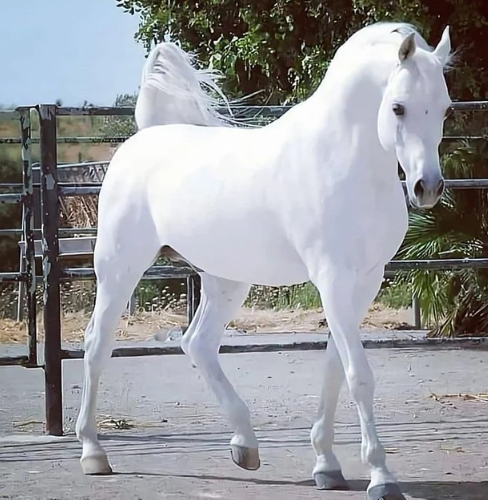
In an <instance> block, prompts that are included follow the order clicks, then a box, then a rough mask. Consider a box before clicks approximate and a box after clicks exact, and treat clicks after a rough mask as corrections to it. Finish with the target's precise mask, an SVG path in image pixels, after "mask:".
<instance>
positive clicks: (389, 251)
mask: <svg viewBox="0 0 488 500" xmlns="http://www.w3.org/2000/svg"><path fill="white" fill-rule="evenodd" d="M392 194H393V195H392V196H389V197H385V198H379V197H378V198H376V199H375V200H374V201H373V203H372V205H371V208H370V211H369V214H370V215H369V217H367V218H365V222H364V232H363V238H362V239H363V242H364V243H363V249H364V251H365V256H366V258H367V259H368V260H370V261H372V262H374V261H376V260H382V261H383V260H384V261H389V260H390V259H391V258H392V257H393V256H394V255H395V254H396V252H397V250H398V248H399V247H400V245H401V243H402V241H403V239H404V237H405V233H406V231H407V229H408V212H407V207H406V204H405V200H404V197H403V194H401V195H397V196H395V194H396V193H392Z"/></svg>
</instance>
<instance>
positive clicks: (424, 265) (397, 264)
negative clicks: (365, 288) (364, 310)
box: [386, 259, 488, 272]
mask: <svg viewBox="0 0 488 500" xmlns="http://www.w3.org/2000/svg"><path fill="white" fill-rule="evenodd" d="M466 268H472V269H487V268H488V259H432V260H428V259H425V260H392V261H390V262H389V263H388V264H387V265H386V271H387V272H388V271H411V270H414V269H432V270H451V269H466Z"/></svg>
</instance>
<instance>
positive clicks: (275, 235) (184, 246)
mask: <svg viewBox="0 0 488 500" xmlns="http://www.w3.org/2000/svg"><path fill="white" fill-rule="evenodd" d="M257 132H259V133H257ZM244 144H245V146H243V145H244ZM276 154H279V148H273V147H272V146H271V145H270V144H269V142H268V139H267V138H266V137H265V135H264V134H262V129H261V130H260V131H258V130H249V129H238V128H226V127H198V126H191V125H165V126H158V127H151V128H148V129H145V130H142V131H141V132H139V133H138V134H136V135H135V136H133V137H132V138H131V139H129V140H128V141H127V142H126V143H124V144H123V145H122V146H121V148H120V149H119V150H118V151H117V153H116V155H114V158H113V161H112V163H111V166H110V168H109V170H108V173H107V177H106V179H105V182H104V188H105V191H106V193H102V194H103V195H104V198H105V199H104V200H102V201H101V202H102V203H105V204H106V206H110V208H109V210H111V211H112V212H115V210H116V209H115V208H114V207H113V205H115V206H117V205H120V207H121V209H122V210H123V211H125V216H124V225H125V226H130V224H131V223H130V222H129V220H131V219H133V222H132V224H134V223H136V219H137V220H138V221H139V222H137V223H140V224H144V225H145V226H147V230H148V231H150V230H154V231H156V233H157V234H158V238H159V241H160V243H161V245H168V246H170V247H172V248H173V249H174V250H176V251H177V252H178V253H180V254H181V255H182V256H183V257H184V258H186V259H187V260H188V261H190V262H191V263H192V264H194V265H195V266H196V267H198V268H200V269H203V270H204V271H206V272H208V273H210V274H214V275H216V276H220V277H224V278H227V279H232V280H235V281H247V282H259V283H265V284H283V283H294V282H300V281H304V280H306V279H307V273H306V270H305V267H304V266H303V263H302V261H301V259H300V258H299V257H298V255H297V253H296V250H295V249H294V247H293V246H292V245H291V243H290V241H289V240H288V237H287V234H286V233H285V231H284V228H283V224H282V221H281V220H280V214H278V213H277V212H276V203H274V204H273V203H272V202H271V201H270V200H272V198H273V195H276V192H273V191H276V190H278V191H279V190H280V189H281V186H280V184H279V183H276V182H274V180H275V179H276V172H277V170H279V165H278V163H279V162H278V159H277V158H276ZM109 173H110V175H109ZM105 195H106V196H105ZM121 196H123V197H125V199H124V200H123V201H120V199H121ZM148 213H149V214H150V217H149V219H150V221H151V227H149V226H148V225H147V224H148V223H147V222H146V221H145V220H144V218H143V217H142V214H148ZM113 217H115V218H119V219H121V218H122V217H123V214H122V213H117V214H115V215H113ZM237 262H238V263H239V265H236V263H237Z"/></svg>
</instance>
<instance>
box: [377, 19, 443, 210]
mask: <svg viewBox="0 0 488 500" xmlns="http://www.w3.org/2000/svg"><path fill="white" fill-rule="evenodd" d="M416 36H417V35H416V34H415V33H411V34H409V35H408V36H407V37H406V38H404V39H403V41H402V43H401V45H400V48H399V50H398V65H397V67H396V68H395V70H394V71H393V73H392V74H391V76H390V78H389V81H388V85H387V87H386V91H385V92H384V95H383V100H382V102H381V107H380V111H379V114H378V134H379V139H380V142H381V144H382V146H383V147H384V148H385V149H386V150H389V151H395V153H396V156H397V159H398V161H399V163H400V166H401V168H402V170H403V171H404V172H405V176H406V184H407V191H408V196H409V198H410V201H411V203H412V204H413V205H415V206H416V207H419V208H431V207H433V206H434V205H435V204H436V203H437V202H438V200H439V198H440V197H441V195H442V192H443V190H444V180H443V177H442V173H441V169H440V164H439V144H440V142H441V140H442V133H443V125H444V120H445V117H446V112H447V111H448V110H449V109H450V106H451V99H450V97H449V93H448V90H447V86H446V82H445V79H444V68H445V66H446V64H447V63H448V60H449V56H450V50H451V42H450V38H449V29H448V28H446V29H445V30H444V33H443V34H442V38H441V41H440V42H439V44H438V45H437V47H436V48H435V49H434V50H433V51H432V52H430V51H427V50H423V49H421V48H420V47H418V46H417V43H416V41H415V37H416Z"/></svg>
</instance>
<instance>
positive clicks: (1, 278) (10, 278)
mask: <svg viewBox="0 0 488 500" xmlns="http://www.w3.org/2000/svg"><path fill="white" fill-rule="evenodd" d="M25 279H26V278H25V274H24V273H0V283H20V282H22V281H25Z"/></svg>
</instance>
